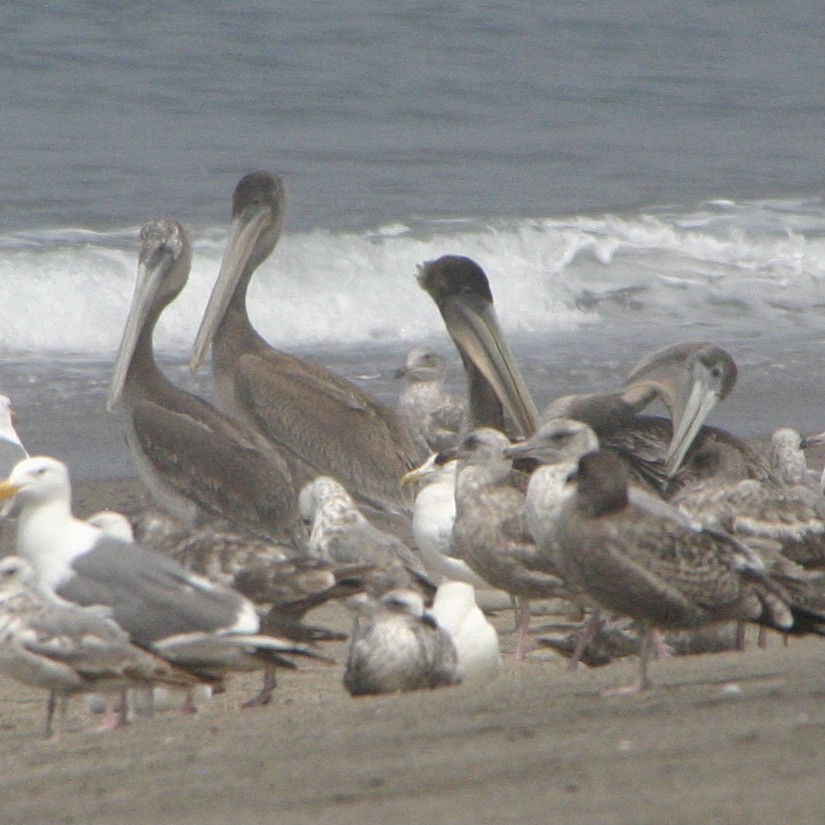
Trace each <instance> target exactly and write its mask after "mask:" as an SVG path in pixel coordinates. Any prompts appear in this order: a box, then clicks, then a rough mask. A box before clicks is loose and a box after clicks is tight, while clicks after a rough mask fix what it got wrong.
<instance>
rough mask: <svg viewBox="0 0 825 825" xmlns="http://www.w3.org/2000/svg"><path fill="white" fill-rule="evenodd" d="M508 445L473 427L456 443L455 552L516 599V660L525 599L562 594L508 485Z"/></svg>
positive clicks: (520, 500)
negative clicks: (506, 451)
mask: <svg viewBox="0 0 825 825" xmlns="http://www.w3.org/2000/svg"><path fill="white" fill-rule="evenodd" d="M508 447H510V442H509V440H508V439H507V437H506V436H505V435H504V434H503V433H500V432H499V431H498V430H493V429H491V428H489V427H480V428H478V429H476V430H473V431H472V432H471V433H470V434H469V435H468V436H467V437H466V438H465V439H464V441H463V442H462V444H461V447H460V448H459V458H460V465H459V470H458V478H457V481H456V493H455V498H456V520H455V526H454V528H453V542H454V547H455V553H456V555H457V556H459V557H461V558H463V559H464V561H465V562H467V564H468V565H469V567H470V568H471V569H472V570H473V571H474V572H475V573H477V574H478V575H479V576H481V577H482V578H483V579H484V580H485V581H486V582H487V583H488V584H490V585H491V586H493V587H496V588H499V589H501V590H505V591H507V592H508V593H510V594H511V595H512V596H515V597H516V599H517V601H518V602H519V607H520V609H519V622H518V643H517V646H516V660H517V661H521V660H522V659H523V658H524V655H525V644H526V635H527V627H528V625H529V622H530V609H529V600H530V599H542V598H555V597H559V596H561V597H564V596H565V588H564V582H563V581H562V579H561V578H560V576H559V572H558V570H557V568H556V567H555V565H554V564H553V562H552V561H551V560H550V559H549V558H547V556H545V555H544V554H543V553H541V551H539V550H538V549H537V547H536V544H535V542H534V540H533V537H532V535H531V534H530V532H529V530H528V528H527V522H526V519H525V513H524V493H523V492H521V491H520V490H518V489H516V488H515V487H514V486H512V485H511V484H510V480H509V479H510V472H511V470H512V460H511V459H510V458H508V457H507V456H506V454H505V450H507V448H508Z"/></svg>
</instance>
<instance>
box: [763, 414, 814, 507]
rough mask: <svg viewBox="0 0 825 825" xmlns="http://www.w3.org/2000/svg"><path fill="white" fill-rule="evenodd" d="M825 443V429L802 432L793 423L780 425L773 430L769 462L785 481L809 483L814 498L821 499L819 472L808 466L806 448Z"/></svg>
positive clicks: (778, 478)
mask: <svg viewBox="0 0 825 825" xmlns="http://www.w3.org/2000/svg"><path fill="white" fill-rule="evenodd" d="M822 444H825V433H818V434H817V435H810V436H804V437H803V436H802V435H801V434H800V433H799V431H798V430H795V429H793V428H792V427H779V429H777V430H774V432H773V433H772V434H771V443H770V445H769V446H768V466H769V467H770V468H771V472H773V474H774V476H775V477H776V479H777V480H778V481H780V482H781V483H783V484H791V485H799V486H800V487H807V488H808V489H809V490H811V491H812V493H814V497H813V499H812V500H813V501H815V502H821V504H822V506H823V507H825V501H823V499H822V485H821V478H820V475H821V474H820V473H817V472H815V471H814V470H810V469H808V459H807V458H806V456H805V450H808V449H811V448H814V447H819V446H821V445H822Z"/></svg>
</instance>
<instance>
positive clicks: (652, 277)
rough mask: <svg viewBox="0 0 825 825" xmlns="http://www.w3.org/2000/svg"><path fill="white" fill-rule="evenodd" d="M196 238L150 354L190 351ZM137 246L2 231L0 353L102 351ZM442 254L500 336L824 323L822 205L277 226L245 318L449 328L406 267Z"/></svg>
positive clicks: (200, 294) (330, 327)
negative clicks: (486, 280)
mask: <svg viewBox="0 0 825 825" xmlns="http://www.w3.org/2000/svg"><path fill="white" fill-rule="evenodd" d="M192 234H193V239H194V246H195V254H194V263H193V270H192V275H191V277H190V282H189V284H188V286H187V288H186V290H185V291H184V293H183V295H182V296H181V298H179V299H178V300H177V301H176V302H175V303H174V304H172V306H171V307H170V308H169V309H168V310H167V312H166V313H164V315H163V317H162V318H161V321H160V324H159V327H158V339H157V340H158V344H159V347H160V348H161V349H163V350H166V351H169V352H175V353H178V352H181V353H182V352H185V351H187V350H188V348H189V347H190V346H191V343H192V341H193V339H194V335H195V331H196V329H197V325H198V323H199V321H200V317H201V315H202V313H203V310H204V307H205V306H206V301H207V299H208V295H209V292H210V290H211V287H212V284H213V281H214V278H215V275H216V273H217V271H218V267H219V264H220V258H221V255H222V253H223V249H224V244H225V240H226V233H225V230H224V229H222V228H211V229H208V230H203V231H200V232H198V231H193V233H192ZM136 249H137V228H136V227H135V228H128V229H123V230H121V231H118V232H113V233H99V232H93V231H89V230H83V229H61V230H55V231H50V232H31V233H16V234H14V235H7V236H4V237H0V305H2V306H3V317H4V322H3V325H2V328H0V348H2V350H3V351H5V352H7V353H8V352H68V353H81V354H88V355H92V356H96V355H101V354H106V353H111V352H112V351H113V350H114V349H115V347H116V346H117V344H118V341H119V339H120V334H121V331H122V327H123V322H124V320H125V317H126V312H127V310H128V305H129V301H130V300H131V294H132V289H133V286H134V276H135V270H136ZM445 253H452V254H463V255H469V256H470V257H472V258H474V259H475V260H476V261H478V263H479V264H481V266H482V267H483V268H484V269H485V271H486V272H487V274H488V276H489V277H490V281H491V284H492V288H493V292H494V295H495V299H496V306H497V308H498V313H499V316H500V318H501V321H502V325H503V327H504V328H505V331H507V332H509V333H510V334H519V333H525V334H530V333H533V332H552V331H553V330H569V329H572V328H576V327H578V326H583V325H587V324H590V323H593V322H597V321H601V320H604V319H606V318H612V317H615V316H616V315H622V314H624V313H628V312H629V313H633V314H634V315H638V313H644V314H645V316H646V317H647V318H649V319H650V320H651V321H662V320H667V319H669V318H672V319H673V320H674V322H677V323H683V324H690V323H701V322H702V320H703V318H705V317H707V316H708V315H714V316H717V317H718V316H719V315H720V313H721V314H728V315H731V316H733V317H737V316H738V317H745V316H747V317H753V319H754V320H755V321H757V322H759V323H761V322H762V321H764V320H765V319H770V320H772V321H774V322H776V323H783V322H786V321H787V319H791V320H792V322H793V323H798V322H799V321H800V319H801V320H803V322H805V323H814V324H817V325H819V324H822V322H823V315H822V310H821V307H820V308H819V309H816V307H817V306H818V305H820V304H821V303H822V301H821V291H822V285H823V280H825V208H823V204H822V202H821V201H820V200H805V201H771V202H751V203H744V204H735V203H732V202H729V201H725V202H722V201H716V202H711V203H707V204H704V205H702V206H701V207H699V208H697V209H695V210H691V211H681V212H677V211H672V212H668V211H664V210H657V211H656V212H650V213H644V214H643V213H639V214H632V215H622V216H618V215H603V216H573V217H570V218H546V219H535V220H520V221H510V220H501V221H498V222H487V223H479V222H478V221H475V220H473V219H460V220H459V219H457V220H453V221H438V222H432V221H429V222H428V221H421V222H420V223H417V224H415V225H410V226H408V225H403V224H398V223H394V224H389V225H387V226H383V227H379V228H377V229H375V230H372V231H368V232H361V233H339V232H330V231H326V230H322V229H317V230H313V231H310V232H286V233H285V234H284V236H283V237H282V239H281V241H280V243H279V244H278V246H277V248H276V251H275V253H274V254H273V255H272V257H271V258H270V260H268V261H267V262H266V263H265V264H263V265H262V266H261V268H260V270H259V272H258V273H257V274H256V276H255V278H254V279H253V282H252V286H251V287H250V292H249V300H250V312H251V315H252V317H253V322H254V323H255V325H256V326H257V327H258V329H259V330H260V331H261V333H262V334H263V336H264V337H265V338H267V339H268V340H269V341H271V342H272V343H273V344H274V345H276V346H283V345H293V346H295V345H298V346H301V345H308V346H312V345H315V344H326V343H331V342H340V343H342V344H346V345H354V344H358V343H361V342H383V341H388V340H401V341H407V340H409V341H411V342H412V341H417V340H421V339H422V338H427V337H431V336H437V335H443V325H442V322H441V319H440V317H439V315H438V313H437V311H436V310H435V308H434V307H433V305H432V302H431V301H430V299H429V298H428V297H427V296H426V295H424V293H422V291H421V290H420V289H419V287H418V285H417V282H416V279H415V272H416V266H417V265H418V264H420V263H421V262H423V261H426V260H429V259H432V258H436V257H438V256H440V255H443V254H445Z"/></svg>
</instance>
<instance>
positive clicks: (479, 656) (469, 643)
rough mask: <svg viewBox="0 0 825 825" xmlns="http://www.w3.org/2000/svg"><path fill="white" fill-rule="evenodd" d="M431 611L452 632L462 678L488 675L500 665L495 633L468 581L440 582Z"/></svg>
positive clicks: (476, 679) (485, 676) (442, 625)
mask: <svg viewBox="0 0 825 825" xmlns="http://www.w3.org/2000/svg"><path fill="white" fill-rule="evenodd" d="M430 613H431V615H432V616H433V618H435V620H436V621H437V622H438V624H439V626H441V627H443V628H444V630H446V631H447V632H448V633H449V634H450V636H452V638H453V642H454V643H455V647H456V651H457V653H458V664H459V665H460V666H461V669H462V671H463V673H464V681H465V682H470V681H481V680H485V679H489V678H490V677H491V676H493V675H494V674H495V673H496V672H497V671H498V669H499V668H500V667H501V653H500V652H499V647H498V633H496V629H495V628H494V627H493V626H492V625H491V624H490V622H488V621H487V617H486V616H485V615H484V613H483V612H482V610H481V608H480V607H479V606H478V605H477V604H476V595H475V589H474V588H473V586H472V585H471V584H467V582H462V581H445V582H442V583H441V584H440V585H439V586H438V590H436V593H435V599H434V600H433V606H432V608H431V609H430Z"/></svg>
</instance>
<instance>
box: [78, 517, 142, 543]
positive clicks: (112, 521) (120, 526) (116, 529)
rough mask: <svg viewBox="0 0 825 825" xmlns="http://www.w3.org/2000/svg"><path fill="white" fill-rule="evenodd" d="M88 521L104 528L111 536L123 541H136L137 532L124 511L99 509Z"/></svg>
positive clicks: (100, 528) (99, 528) (94, 525)
mask: <svg viewBox="0 0 825 825" xmlns="http://www.w3.org/2000/svg"><path fill="white" fill-rule="evenodd" d="M86 521H87V522H88V523H89V524H91V525H92V527H97V529H98V530H102V531H103V532H104V533H106V534H107V535H109V536H114V537H115V538H118V539H122V540H123V541H134V540H135V533H134V530H132V523H131V522H130V521H129V519H128V518H126V516H124V515H123V513H118V512H117V510H99V511H98V512H97V513H93V514H92V515H91V516H89V518H87V519H86Z"/></svg>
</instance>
